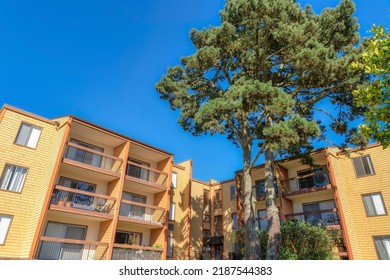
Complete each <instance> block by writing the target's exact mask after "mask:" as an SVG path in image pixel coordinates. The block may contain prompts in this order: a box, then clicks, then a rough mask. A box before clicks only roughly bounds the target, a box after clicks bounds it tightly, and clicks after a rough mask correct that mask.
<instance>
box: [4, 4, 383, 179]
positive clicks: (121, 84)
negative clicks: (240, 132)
mask: <svg viewBox="0 0 390 280" xmlns="http://www.w3.org/2000/svg"><path fill="white" fill-rule="evenodd" d="M298 2H300V3H302V5H305V4H306V3H310V4H312V5H313V8H314V10H315V12H317V13H319V12H321V10H322V9H323V8H324V7H327V6H329V7H334V6H335V5H336V4H337V3H338V1H336V0H322V1H315V0H311V1H303V0H302V1H298ZM355 3H356V7H357V12H356V17H357V18H358V20H359V23H360V25H361V28H360V33H361V36H363V37H364V36H367V35H369V34H368V33H367V31H368V30H369V29H370V28H371V26H372V24H373V23H376V24H383V25H384V26H385V27H387V28H390V10H389V9H390V1H389V0H370V1H367V0H356V1H355ZM223 5H224V0H186V1H183V0H164V1H163V0H147V1H126V0H122V1H120V0H118V1H103V0H101V1H97V0H94V1H92V0H89V1H87V0H85V1H81V0H79V1H74V0H67V1H66V0H62V1H49V0H46V1H39V0H36V1H28V0H25V1H22V0H2V1H1V2H0V106H2V104H4V103H6V104H10V105H13V106H16V107H19V108H21V109H24V110H27V111H30V112H32V113H35V114H38V115H42V116H45V117H48V118H53V117H56V116H61V115H67V114H73V115H76V116H78V117H81V118H84V119H86V120H89V121H91V122H93V123H96V124H99V125H102V126H104V127H107V128H109V129H112V130H114V131H117V132H119V133H122V134H125V135H128V136H130V137H132V138H135V139H138V140H140V141H143V142H146V143H148V144H150V145H153V146H156V147H159V148H161V149H164V150H167V151H169V152H171V153H173V154H174V155H175V161H176V162H180V161H183V160H187V159H192V160H193V167H194V170H193V176H194V177H195V178H197V179H200V180H206V181H207V180H208V179H209V178H214V179H217V180H224V179H229V178H231V177H233V176H234V174H233V171H234V170H238V169H240V168H241V165H242V159H241V152H240V149H238V148H236V147H234V146H233V144H231V143H230V142H229V141H228V140H226V139H225V137H224V136H219V135H216V136H212V137H210V136H201V137H194V136H192V135H191V134H189V133H186V132H184V131H183V130H182V128H181V127H180V126H179V125H178V124H177V117H178V112H173V111H171V110H170V109H169V106H168V104H167V103H166V102H164V101H163V100H161V99H160V98H159V96H158V94H157V93H156V91H155V90H154V84H155V83H156V82H157V81H159V80H160V78H161V76H162V75H163V74H165V73H166V70H167V67H168V66H174V65H177V64H178V63H179V59H180V57H181V56H186V55H190V54H192V53H193V52H194V49H193V47H192V45H191V42H190V40H189V31H190V29H191V28H193V27H195V28H197V29H202V28H203V27H208V26H210V25H219V23H220V19H219V11H220V10H221V9H222V8H223Z"/></svg>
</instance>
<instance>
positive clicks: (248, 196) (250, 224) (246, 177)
mask: <svg viewBox="0 0 390 280" xmlns="http://www.w3.org/2000/svg"><path fill="white" fill-rule="evenodd" d="M243 153H244V173H243V176H242V186H243V198H244V205H243V208H244V224H245V237H246V238H245V239H246V240H245V241H246V242H245V248H246V251H245V252H246V253H245V259H247V260H259V259H260V257H261V254H260V253H261V252H260V244H259V239H258V238H257V235H256V220H255V215H254V210H253V205H252V177H251V168H250V160H251V153H250V149H243Z"/></svg>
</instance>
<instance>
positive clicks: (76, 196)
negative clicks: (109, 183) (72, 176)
mask: <svg viewBox="0 0 390 280" xmlns="http://www.w3.org/2000/svg"><path fill="white" fill-rule="evenodd" d="M115 202H116V198H113V197H110V196H107V195H103V194H97V193H92V192H87V191H82V190H78V189H73V188H68V187H64V186H59V185H58V186H56V187H55V188H54V191H53V194H52V197H51V201H50V209H53V210H59V211H64V212H71V213H76V214H84V215H88V216H94V217H100V218H108V219H111V218H113V206H114V204H115Z"/></svg>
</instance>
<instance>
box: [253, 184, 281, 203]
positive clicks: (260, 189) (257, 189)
mask: <svg viewBox="0 0 390 280" xmlns="http://www.w3.org/2000/svg"><path fill="white" fill-rule="evenodd" d="M275 184H276V183H275ZM274 190H275V194H276V195H278V194H279V191H278V186H277V185H274ZM253 195H254V196H255V197H256V200H264V199H265V196H266V189H265V186H254V187H253Z"/></svg>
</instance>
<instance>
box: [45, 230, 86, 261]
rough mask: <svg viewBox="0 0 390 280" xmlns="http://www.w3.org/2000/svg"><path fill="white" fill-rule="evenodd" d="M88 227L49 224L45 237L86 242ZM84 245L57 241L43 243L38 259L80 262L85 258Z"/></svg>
mask: <svg viewBox="0 0 390 280" xmlns="http://www.w3.org/2000/svg"><path fill="white" fill-rule="evenodd" d="M86 233H87V227H86V226H79V225H70V224H63V223H57V222H48V223H47V227H46V231H45V236H48V237H55V238H58V239H60V240H61V239H76V240H85V236H86ZM83 253H85V252H84V245H83V244H77V243H65V242H64V243H62V242H57V241H54V242H52V241H42V243H41V246H40V249H39V254H38V259H43V260H80V259H82V258H83Z"/></svg>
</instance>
